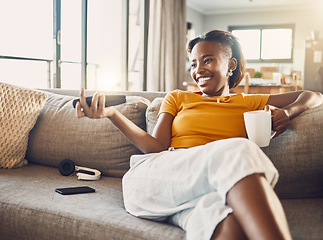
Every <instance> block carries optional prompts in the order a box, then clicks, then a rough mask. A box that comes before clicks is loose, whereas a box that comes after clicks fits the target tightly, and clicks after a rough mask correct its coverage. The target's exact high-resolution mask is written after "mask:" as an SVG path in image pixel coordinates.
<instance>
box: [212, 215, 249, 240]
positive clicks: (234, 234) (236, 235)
mask: <svg viewBox="0 0 323 240" xmlns="http://www.w3.org/2000/svg"><path fill="white" fill-rule="evenodd" d="M221 239H223V240H227V239H234V240H245V239H247V236H246V234H245V233H244V231H243V229H242V227H241V225H240V224H239V222H238V221H237V219H236V218H235V216H234V215H233V214H232V213H231V214H229V215H228V216H227V217H226V218H225V219H224V220H223V221H222V222H220V223H219V225H218V226H217V227H216V229H215V230H214V233H213V235H212V238H211V240H221Z"/></svg>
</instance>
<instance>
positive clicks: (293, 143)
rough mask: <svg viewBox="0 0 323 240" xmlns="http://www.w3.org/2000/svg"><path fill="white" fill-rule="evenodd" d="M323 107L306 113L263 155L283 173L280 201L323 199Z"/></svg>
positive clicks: (273, 142)
mask: <svg viewBox="0 0 323 240" xmlns="http://www.w3.org/2000/svg"><path fill="white" fill-rule="evenodd" d="M322 143H323V105H321V106H318V107H316V108H313V109H309V110H307V111H305V112H303V113H302V114H301V115H299V116H298V117H296V118H295V119H293V120H292V122H291V126H290V128H289V129H288V130H287V131H286V132H284V133H283V134H281V135H280V136H278V137H277V138H274V139H273V140H272V141H271V143H270V145H269V146H268V147H265V148H263V151H264V152H265V153H266V154H267V155H268V157H269V158H270V159H271V160H272V161H273V163H274V165H275V166H276V168H277V169H278V171H279V173H280V179H279V181H278V184H277V186H276V188H275V191H276V192H277V194H278V196H279V197H280V198H285V199H286V198H306V197H323V145H322Z"/></svg>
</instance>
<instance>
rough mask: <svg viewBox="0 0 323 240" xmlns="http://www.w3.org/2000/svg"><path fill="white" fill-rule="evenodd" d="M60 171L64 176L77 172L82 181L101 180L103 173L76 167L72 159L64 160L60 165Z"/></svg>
mask: <svg viewBox="0 0 323 240" xmlns="http://www.w3.org/2000/svg"><path fill="white" fill-rule="evenodd" d="M58 170H59V172H60V173H61V174H62V175H63V176H69V175H71V174H73V173H74V172H76V175H77V176H78V179H80V180H99V179H100V177H101V172H100V171H98V170H96V169H91V168H86V167H79V166H75V163H74V162H73V161H72V160H70V159H64V160H62V161H61V162H60V163H59V165H58Z"/></svg>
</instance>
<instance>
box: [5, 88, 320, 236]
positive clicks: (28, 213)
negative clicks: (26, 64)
mask: <svg viewBox="0 0 323 240" xmlns="http://www.w3.org/2000/svg"><path fill="white" fill-rule="evenodd" d="M46 93H47V95H48V100H47V101H46V103H45V106H44V107H43V108H42V110H41V112H40V115H39V117H38V120H37V122H36V124H35V126H34V127H33V129H32V130H31V132H30V135H29V141H28V148H27V153H26V158H27V159H28V161H29V163H28V165H27V166H24V167H21V168H17V169H0V240H3V239H42V240H43V239H59V240H63V239H87V240H88V239H95V240H98V239H133V240H138V239H147V240H148V239H149V240H151V239H167V240H169V239H174V240H179V239H185V233H184V231H183V230H181V229H180V228H178V227H175V226H172V225H169V224H167V223H159V222H154V221H149V220H144V219H139V218H136V217H133V216H131V215H129V214H128V213H127V212H126V211H125V209H124V205H123V199H122V189H121V177H122V175H123V174H124V173H125V172H126V171H127V169H128V167H129V157H130V156H131V155H132V154H135V153H139V151H138V150H137V149H136V148H135V147H134V146H133V145H132V144H131V143H130V142H129V141H128V140H127V139H126V138H125V137H124V136H123V135H122V133H120V132H119V130H118V129H117V128H116V127H114V126H113V124H111V122H110V121H109V120H108V119H98V120H93V119H87V118H82V119H78V118H76V115H75V110H74V109H73V107H72V100H73V99H74V98H75V97H73V96H78V94H79V91H66V90H57V89H52V90H48V91H46ZM92 94H93V92H87V95H92ZM110 94H111V93H110ZM113 94H115V93H113ZM120 94H121V93H120ZM124 94H126V95H127V96H128V97H127V103H126V104H122V105H120V106H117V108H118V109H119V110H120V111H121V112H122V113H124V114H125V115H126V116H127V117H128V118H130V119H131V120H132V121H134V122H135V123H136V124H137V125H138V126H140V127H141V128H143V129H145V130H147V132H148V133H151V132H152V130H153V128H154V126H155V123H156V119H157V113H158V110H159V106H160V103H161V101H162V97H164V95H165V93H158V92H125V93H124ZM135 96H136V97H135ZM1 134H3V133H1ZM322 142H323V106H320V107H317V108H315V109H311V110H308V111H306V112H304V113H303V114H302V115H300V116H299V117H297V118H296V119H294V120H293V121H292V125H291V127H290V128H289V129H288V130H287V131H286V132H285V133H284V134H282V135H281V136H279V137H278V138H275V139H273V140H272V142H271V144H270V146H269V147H266V148H263V150H264V152H265V153H266V154H267V155H268V156H269V157H270V159H272V161H273V163H274V164H275V166H276V167H277V168H278V170H279V172H280V180H279V182H278V184H277V186H276V188H275V191H276V192H277V194H278V196H279V197H280V199H281V200H282V203H283V206H284V208H285V211H286V214H287V218H288V221H289V224H290V228H291V232H292V235H293V238H294V239H304V240H305V239H306V240H308V239H322V236H323V228H322V222H323V164H322V161H323V147H322ZM63 159H71V160H73V161H74V162H75V163H76V165H79V166H85V167H91V168H96V169H98V170H100V171H101V172H102V174H103V176H102V177H101V179H100V180H99V181H81V180H77V177H76V176H75V175H72V176H68V177H64V176H62V175H61V174H60V173H59V171H58V170H57V166H58V164H59V162H60V161H61V160H63ZM84 185H87V186H90V187H93V188H95V189H96V192H95V193H91V194H80V195H70V196H63V195H60V194H58V193H56V192H55V189H56V188H59V187H72V186H84Z"/></svg>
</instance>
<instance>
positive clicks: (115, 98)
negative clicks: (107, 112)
mask: <svg viewBox="0 0 323 240" xmlns="http://www.w3.org/2000/svg"><path fill="white" fill-rule="evenodd" d="M85 99H86V103H87V105H88V106H89V107H91V103H92V96H91V97H86V98H85ZM79 101H80V99H79V98H77V99H74V101H73V107H74V108H75V107H76V103H77V102H79ZM125 102H126V95H105V106H106V107H110V106H115V105H119V104H122V103H125ZM99 103H100V99H99V100H98V107H99Z"/></svg>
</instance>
